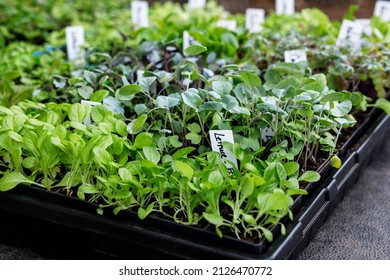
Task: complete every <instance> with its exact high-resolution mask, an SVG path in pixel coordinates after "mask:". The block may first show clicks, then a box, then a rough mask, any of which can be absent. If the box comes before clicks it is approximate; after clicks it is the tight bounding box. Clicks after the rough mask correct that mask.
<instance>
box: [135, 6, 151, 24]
mask: <svg viewBox="0 0 390 280" xmlns="http://www.w3.org/2000/svg"><path fill="white" fill-rule="evenodd" d="M131 20H132V22H133V23H134V24H136V25H137V26H140V27H148V26H149V4H148V2H147V1H132V2H131Z"/></svg>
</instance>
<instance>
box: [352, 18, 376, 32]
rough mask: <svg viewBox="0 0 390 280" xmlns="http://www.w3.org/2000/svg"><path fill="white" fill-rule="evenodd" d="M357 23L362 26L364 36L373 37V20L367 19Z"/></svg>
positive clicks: (358, 20) (357, 20)
mask: <svg viewBox="0 0 390 280" xmlns="http://www.w3.org/2000/svg"><path fill="white" fill-rule="evenodd" d="M355 22H356V23H358V24H360V25H361V26H362V28H363V34H365V35H367V36H371V35H372V27H371V20H370V19H366V18H361V19H355Z"/></svg>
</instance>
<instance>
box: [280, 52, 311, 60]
mask: <svg viewBox="0 0 390 280" xmlns="http://www.w3.org/2000/svg"><path fill="white" fill-rule="evenodd" d="M284 61H285V62H290V63H297V62H301V61H307V55H306V51H305V50H289V51H285V52H284Z"/></svg>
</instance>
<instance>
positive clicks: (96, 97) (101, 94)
mask: <svg viewBox="0 0 390 280" xmlns="http://www.w3.org/2000/svg"><path fill="white" fill-rule="evenodd" d="M108 94H109V92H108V90H105V89H101V90H98V91H95V92H94V93H93V94H92V95H91V97H90V98H89V100H91V101H94V102H102V101H103V99H104V98H106V97H107V96H108Z"/></svg>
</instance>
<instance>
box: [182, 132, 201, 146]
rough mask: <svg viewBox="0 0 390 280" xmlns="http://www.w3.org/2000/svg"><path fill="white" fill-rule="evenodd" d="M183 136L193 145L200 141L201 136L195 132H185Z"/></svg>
mask: <svg viewBox="0 0 390 280" xmlns="http://www.w3.org/2000/svg"><path fill="white" fill-rule="evenodd" d="M185 138H186V139H187V140H190V141H191V144H193V145H198V144H199V143H200V141H202V137H201V136H200V135H198V134H197V133H195V132H190V133H187V134H186V136H185Z"/></svg>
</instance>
